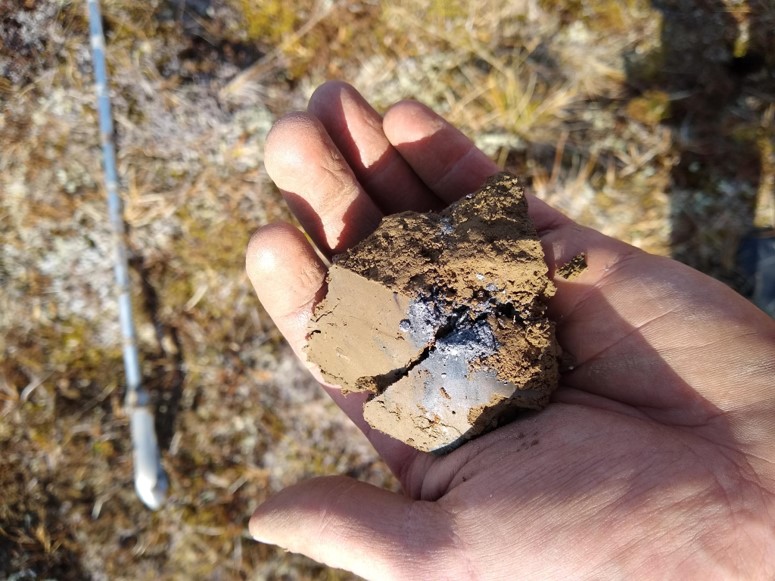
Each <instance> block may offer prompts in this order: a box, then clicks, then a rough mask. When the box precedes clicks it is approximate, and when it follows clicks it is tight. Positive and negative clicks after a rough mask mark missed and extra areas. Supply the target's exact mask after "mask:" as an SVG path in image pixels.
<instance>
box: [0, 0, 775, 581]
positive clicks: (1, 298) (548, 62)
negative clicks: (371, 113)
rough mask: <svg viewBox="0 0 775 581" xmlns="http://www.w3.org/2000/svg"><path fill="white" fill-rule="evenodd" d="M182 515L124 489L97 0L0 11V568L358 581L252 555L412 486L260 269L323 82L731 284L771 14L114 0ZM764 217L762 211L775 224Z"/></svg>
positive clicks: (601, 225) (770, 65) (141, 239)
mask: <svg viewBox="0 0 775 581" xmlns="http://www.w3.org/2000/svg"><path fill="white" fill-rule="evenodd" d="M102 9H103V17H104V26H105V32H106V36H107V58H108V65H109V71H110V75H111V83H112V91H111V95H112V100H113V110H114V117H115V125H116V134H117V135H116V143H117V150H118V162H119V170H120V173H121V176H122V180H123V181H122V192H123V195H124V199H125V204H126V208H125V218H126V222H127V224H128V228H129V243H130V246H131V253H132V261H131V266H132V276H133V282H134V305H135V309H136V318H137V323H138V327H139V337H140V346H141V351H142V359H143V361H142V364H143V375H144V382H145V385H146V386H147V387H148V389H149V390H150V391H151V393H152V396H153V398H154V402H155V406H156V410H157V418H156V419H157V430H158V434H159V439H160V443H161V446H162V450H163V462H164V466H165V469H166V470H167V472H168V474H169V475H170V480H171V490H170V497H169V500H168V502H167V504H166V505H165V506H164V507H163V508H162V509H161V510H160V511H158V512H155V513H154V512H150V511H149V510H147V509H146V508H145V507H144V506H143V505H142V504H141V503H140V501H139V500H138V499H137V497H136V496H135V493H134V490H133V485H132V465H131V446H130V444H129V435H128V434H129V430H128V418H127V415H126V411H125V409H124V408H123V396H124V387H123V386H124V380H123V365H122V360H121V351H120V348H121V345H120V339H119V337H120V335H119V329H118V322H117V305H116V302H115V292H114V284H113V271H112V260H113V249H112V243H111V233H110V229H109V226H108V222H107V219H106V216H107V210H106V202H105V196H104V190H103V187H102V169H101V153H100V149H99V133H98V129H97V116H96V111H95V97H94V90H93V76H92V66H91V60H90V52H89V37H88V22H87V19H86V9H85V2H71V1H64V0H50V1H44V0H18V1H17V0H2V1H0V242H1V244H2V246H1V247H0V357H1V358H2V361H1V362H0V577H1V578H7V579H16V580H19V579H33V578H54V579H90V578H91V579H151V578H153V579H178V578H181V579H183V578H184V579H350V578H351V576H349V575H347V574H345V573H342V572H340V571H334V570H330V569H327V568H325V567H322V566H319V565H317V564H315V563H313V562H312V561H309V560H307V559H305V558H303V557H299V556H294V555H290V554H287V553H284V552H282V551H278V550H275V549H274V548H271V547H267V546H262V545H259V544H256V543H254V542H253V541H251V540H250V538H249V535H248V534H247V521H248V518H249V516H250V514H251V512H252V510H253V509H254V508H255V507H256V506H257V505H258V504H259V503H260V502H261V501H262V500H264V499H265V498H267V496H268V495H271V494H272V493H273V492H275V491H277V490H279V489H280V488H282V487H284V486H287V485H289V484H292V483H294V482H297V481H299V480H301V479H303V478H308V477H311V476H315V475H323V474H336V473H346V474H349V475H352V476H355V477H358V478H361V479H364V480H367V481H370V482H373V483H375V484H378V485H381V486H387V487H390V488H396V483H395V481H394V480H393V479H392V477H391V476H390V475H389V474H388V472H387V470H386V469H385V467H384V466H383V465H382V464H381V463H380V462H379V460H378V459H377V458H376V457H375V455H374V453H373V451H372V450H371V449H370V447H369V445H368V444H367V443H366V441H365V440H364V439H363V438H362V437H361V435H360V434H359V433H357V432H356V430H355V429H354V428H352V427H351V426H350V425H349V424H348V423H347V422H346V421H345V420H344V418H343V416H341V415H340V414H339V413H338V412H337V410H336V409H334V407H333V406H332V404H331V403H330V402H329V401H327V399H326V398H325V396H324V395H323V394H321V393H320V392H319V391H318V390H317V388H316V386H315V385H314V383H313V382H312V381H311V380H310V378H309V377H308V375H307V374H306V372H305V371H304V370H303V369H302V368H301V367H300V366H299V364H298V363H297V362H296V360H295V359H294V357H293V355H292V353H291V352H290V350H289V348H288V346H287V345H286V344H285V343H284V342H283V340H282V338H281V337H280V335H279V334H278V332H277V331H276V329H275V328H274V327H273V325H272V322H271V321H270V320H269V318H268V317H267V315H266V314H265V313H264V311H263V310H262V309H261V307H260V305H259V304H258V302H257V300H256V299H255V298H254V296H253V293H252V290H251V289H250V286H249V283H248V281H247V279H246V277H245V275H244V273H243V260H244V258H243V251H244V248H245V245H246V243H247V240H248V238H249V236H250V234H251V232H252V231H253V230H254V229H255V228H257V227H258V226H261V225H263V224H266V223H269V222H272V221H275V220H282V219H289V216H288V214H287V211H286V209H285V207H284V204H283V203H282V200H281V198H280V197H279V195H278V193H277V191H276V190H275V188H274V186H273V185H272V184H271V183H270V181H269V180H268V178H267V176H266V173H265V171H264V169H263V165H262V153H263V142H264V138H265V136H266V134H267V132H268V130H269V128H270V127H271V125H272V123H273V122H274V121H275V120H276V119H277V118H278V117H279V116H281V115H283V114H284V113H286V112H289V111H291V110H294V109H301V108H304V107H305V105H306V101H307V99H308V97H309V95H310V94H311V93H312V91H313V90H314V89H315V87H316V86H317V85H318V84H320V83H321V82H323V81H324V80H326V79H332V78H338V79H344V80H347V81H349V82H351V83H352V84H354V85H355V86H356V87H357V88H358V89H359V90H360V91H361V92H362V93H363V94H364V95H365V96H366V97H367V98H368V99H370V100H371V102H372V103H373V104H374V105H375V106H376V108H377V109H378V110H384V109H385V108H386V107H388V106H389V105H390V104H391V103H393V102H395V101H396V100H398V99H403V98H413V99H417V100H420V101H422V102H424V103H426V104H428V105H430V106H431V107H433V108H434V109H436V110H437V111H438V112H440V113H441V114H443V115H445V116H446V117H447V118H448V119H450V120H451V121H452V122H453V123H455V124H457V125H458V126H460V127H461V128H462V129H463V131H464V132H466V133H467V134H468V135H469V136H470V137H471V138H472V139H474V140H475V141H476V143H477V144H478V145H479V146H480V147H481V148H482V149H483V150H484V151H485V152H487V153H488V154H489V155H490V156H492V158H493V159H494V160H496V162H497V163H498V164H499V165H500V166H502V167H504V168H506V169H509V170H511V171H513V172H516V173H518V174H519V175H521V176H524V178H525V179H526V181H527V183H528V184H529V185H530V186H531V188H532V189H533V191H534V192H535V193H537V194H538V195H539V196H541V197H542V198H544V199H546V200H548V201H549V202H551V203H552V204H554V205H555V206H557V207H559V208H560V209H562V210H563V211H565V212H566V213H567V214H569V215H570V216H572V217H573V218H575V219H576V220H578V221H580V222H581V223H583V224H586V225H589V226H593V227H595V228H598V229H600V230H602V231H603V232H605V233H607V234H610V235H612V236H616V237H618V238H621V239H624V240H626V241H628V242H631V243H632V244H635V245H636V246H639V247H641V248H644V249H646V250H648V251H650V252H655V253H658V254H663V255H672V256H674V257H675V258H677V259H679V260H681V261H683V262H686V263H688V264H690V265H692V266H694V267H696V268H699V269H700V270H702V271H704V272H707V273H708V274H710V275H712V276H715V277H717V278H719V279H721V280H723V281H724V282H726V283H727V284H729V285H731V286H733V287H734V288H736V289H738V290H740V291H741V292H746V289H747V281H746V279H745V277H743V276H741V273H740V271H739V269H738V267H737V265H736V249H737V246H738V243H739V241H740V239H741V238H742V237H744V236H745V235H746V234H747V233H748V232H749V231H750V230H751V229H752V228H753V227H754V225H758V226H763V225H767V224H762V223H757V221H758V222H761V221H762V217H761V216H760V215H757V214H756V211H755V208H756V205H755V204H756V200H757V198H758V199H759V200H760V202H761V200H762V199H765V198H767V197H768V196H772V195H773V191H774V188H775V152H774V149H773V148H774V147H775V120H774V119H773V118H774V117H775V104H773V95H775V3H773V2H772V0H512V1H508V2H504V1H502V0H498V1H495V0H479V1H478V2H467V1H463V0H446V1H445V0H417V1H408V0H396V1H393V2H377V1H361V2H357V1H354V0H149V1H147V2H142V3H138V2H132V1H130V0H103V3H102ZM761 205H762V204H761V203H760V207H761Z"/></svg>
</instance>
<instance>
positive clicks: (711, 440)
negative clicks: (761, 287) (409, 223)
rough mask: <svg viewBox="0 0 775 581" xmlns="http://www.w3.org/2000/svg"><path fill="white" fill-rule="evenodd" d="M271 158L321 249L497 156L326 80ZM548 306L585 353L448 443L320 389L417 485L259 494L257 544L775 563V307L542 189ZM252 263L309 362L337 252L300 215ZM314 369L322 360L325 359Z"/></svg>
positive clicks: (416, 573) (416, 567) (337, 484)
mask: <svg viewBox="0 0 775 581" xmlns="http://www.w3.org/2000/svg"><path fill="white" fill-rule="evenodd" d="M266 167H267V170H268V172H269V174H270V176H271V177H272V179H273V180H274V181H275V183H276V184H277V185H278V187H279V188H280V189H281V190H282V191H283V194H284V196H285V197H286V200H287V201H288V204H289V205H290V207H291V209H292V210H293V211H294V213H295V214H296V216H297V217H298V219H299V220H300V222H301V223H302V224H303V226H304V228H305V230H306V231H307V233H308V234H309V236H310V237H311V238H312V240H313V241H314V242H315V244H316V245H317V246H318V248H319V249H320V251H321V252H323V253H324V254H327V255H329V256H330V255H332V254H335V253H337V252H341V251H343V250H345V249H346V248H348V247H350V246H351V245H352V244H354V243H355V242H358V241H359V240H361V239H362V238H364V237H365V236H367V235H368V234H369V233H370V232H371V231H372V230H373V229H374V228H375V227H376V226H377V224H378V223H379V220H380V218H381V217H382V216H383V215H385V214H389V213H393V212H397V211H402V210H418V211H424V210H431V209H438V208H440V207H443V206H444V205H445V204H448V203H450V202H452V201H454V200H456V199H458V198H459V197H460V196H462V195H464V194H466V193H468V192H471V191H474V190H475V189H477V188H478V187H479V186H480V185H481V183H482V182H483V181H484V179H485V178H486V177H487V176H489V175H491V174H493V173H495V172H496V171H497V167H495V165H494V164H493V163H492V162H491V161H490V160H489V159H488V158H487V157H486V156H484V154H482V153H481V152H480V151H478V150H477V149H476V148H475V147H474V146H473V144H472V143H471V142H470V141H469V140H468V139H467V138H466V137H464V136H463V135H462V134H461V133H460V132H458V131H457V130H456V129H455V128H453V127H452V126H450V125H449V124H447V123H446V122H445V121H444V120H443V119H441V118H440V117H438V116H437V115H435V114H434V113H433V112H431V111H430V110H429V109H427V108H426V107H424V106H422V105H420V104H418V103H414V102H402V103H399V104H397V105H395V106H394V107H393V108H391V109H390V111H389V112H388V113H387V114H386V115H385V117H384V119H383V118H382V117H380V116H379V115H378V114H377V113H376V112H375V111H374V110H373V109H372V108H371V107H370V106H369V105H368V104H367V103H366V102H365V100H364V99H363V98H362V97H361V96H360V95H359V94H358V93H357V92H356V91H355V90H354V89H353V88H352V87H350V86H348V85H345V84H343V83H328V84H326V85H323V86H322V87H321V88H319V89H318V91H317V92H316V93H315V94H314V95H313V97H312V99H311V100H310V104H309V108H308V111H307V112H306V113H297V114H292V115H289V116H287V117H285V118H283V119H282V120H280V121H279V122H278V123H277V124H276V126H275V127H274V129H273V130H272V132H271V134H270V136H269V138H268V143H267V146H266ZM529 201H530V213H531V216H532V218H533V220H534V222H535V224H536V227H537V229H538V231H539V235H540V236H541V240H542V243H543V245H544V249H545V252H546V257H547V263H548V265H549V268H550V272H553V271H554V270H555V268H556V266H558V265H561V264H564V263H565V262H567V261H568V260H569V259H570V258H571V257H573V256H575V255H577V254H578V253H580V252H584V253H586V255H587V262H588V265H589V267H588V268H587V270H586V271H584V272H583V273H582V274H581V275H580V276H579V277H577V278H575V279H573V280H572V281H566V280H564V279H562V278H559V277H557V278H555V284H556V285H557V287H558V291H557V295H556V296H555V297H554V299H553V300H552V303H551V305H550V308H551V312H552V316H553V318H554V319H555V320H556V321H557V334H558V339H559V341H560V344H561V345H562V347H563V349H564V350H565V351H566V352H567V353H568V354H570V356H571V357H572V359H573V361H574V364H573V367H572V370H569V371H568V372H566V373H565V374H564V375H563V377H562V380H561V386H560V388H559V389H558V390H557V392H556V393H555V395H554V401H553V403H552V404H551V405H550V406H549V407H548V408H547V409H546V410H545V411H543V412H541V413H537V414H535V415H532V416H530V417H526V418H523V419H520V420H518V421H516V422H514V423H512V424H509V425H507V426H504V427H501V428H499V429H497V430H495V431H494V432H491V433H490V434H487V435H486V436H483V437H481V438H479V439H477V440H474V441H472V442H469V443H467V444H465V445H464V446H462V447H461V448H459V449H457V450H455V451H454V452H452V453H451V454H449V455H446V456H441V457H436V456H432V455H428V454H423V453H420V452H417V451H415V450H413V449H411V448H409V447H407V446H405V445H403V444H402V443H400V442H397V441H395V440H392V439H390V438H389V437H387V436H385V435H384V434H381V433H379V432H377V431H374V430H371V429H370V428H369V426H368V425H367V424H365V422H364V421H363V418H362V415H361V405H362V402H363V399H362V397H363V396H361V395H350V396H347V397H344V396H342V395H341V394H340V393H339V392H338V390H337V389H336V386H326V385H324V388H325V389H327V390H328V391H329V393H330V394H331V395H332V397H333V398H334V399H335V400H336V401H337V403H338V404H339V405H340V406H341V407H342V409H343V410H344V411H345V412H346V413H347V414H348V415H349V416H350V417H351V418H352V420H353V421H354V422H356V424H358V425H359V426H360V427H361V428H362V429H363V430H364V432H365V433H366V435H367V437H368V438H369V439H370V441H371V442H372V444H373V445H374V446H375V448H376V449H377V451H378V452H379V453H380V454H381V455H382V456H383V458H384V459H385V461H386V462H387V463H388V465H389V466H390V467H391V469H392V470H393V471H394V472H395V474H396V475H397V476H398V478H399V479H400V481H401V484H402V486H403V488H404V492H405V494H404V495H399V494H395V493H392V492H388V491H385V490H381V489H378V488H375V487H373V486H370V485H367V484H364V483H360V482H357V481H355V480H352V479H349V478H345V477H331V478H322V479H316V480H311V481H308V482H304V483H301V484H299V485H297V486H294V487H292V488H289V489H287V490H285V491H283V492H281V493H280V494H278V495H277V496H275V497H274V498H272V499H270V500H269V501H268V502H267V503H265V504H264V505H262V506H261V507H260V508H259V509H258V511H257V512H256V514H255V515H254V517H253V519H252V520H251V531H252V533H253V534H254V535H255V536H256V538H258V539H260V540H263V541H265V542H270V543H275V544H279V545H281V546H283V547H285V548H287V549H289V550H291V551H294V552H301V553H304V554H306V555H308V556H310V557H312V558H314V559H317V560H319V561H322V562H325V563H328V564H329V565H332V566H335V567H341V568H345V569H348V570H351V571H354V572H356V573H358V574H359V575H362V576H364V577H367V578H387V579H402V578H409V579H411V578H417V579H478V578H482V579H484V578H488V579H489V578H495V579H507V578H508V579H510V578H568V577H572V578H580V577H581V578H585V577H596V578H600V577H603V578H625V577H626V578H629V577H632V576H639V577H660V578H663V577H665V576H669V577H680V578H686V577H687V576H690V577H691V576H697V577H702V578H709V576H710V577H713V576H721V577H728V576H740V577H745V578H752V577H761V578H772V577H773V576H775V464H774V463H775V322H773V321H772V320H771V319H769V318H768V317H767V316H766V315H764V314H763V313H762V312H760V311H759V310H758V309H756V308H755V307H753V306H751V305H750V304H749V303H748V302H747V301H745V300H744V299H742V298H740V297H739V296H737V295H736V294H735V293H733V292H732V291H730V290H729V289H727V288H726V287H724V286H723V285H721V284H720V283H718V282H716V281H713V280H712V279H710V278H708V277H706V276H704V275H702V274H700V273H698V272H696V271H693V270H691V269H689V268H688V267H685V266H683V265H680V264H678V263H676V262H674V261H671V260H668V259H665V258H660V257H655V256H651V255H648V254H645V253H643V252H641V251H639V250H637V249H635V248H633V247H631V246H628V245H626V244H624V243H622V242H618V241H616V240H613V239H611V238H608V237H606V236H603V235H602V234H600V233H598V232H595V231H592V230H589V229H587V228H583V227H581V226H579V225H577V224H575V223H573V222H572V221H570V220H569V219H568V218H566V217H564V216H563V215H561V214H560V213H559V212H557V211H555V210H553V209H551V208H550V207H548V206H547V205H546V204H544V203H542V202H540V201H539V200H537V199H535V198H531V199H530V200H529ZM247 269H248V273H249V275H250V278H251V280H252V281H253V284H254V286H255V288H256V291H257V293H258V296H259V298H260V299H261V301H262V303H263V304H264V306H265V308H266V309H267V311H268V312H269V314H270V315H271V316H272V318H273V319H274V321H275V323H276V324H277V326H278V327H279V328H280V330H281V331H282V332H283V333H284V335H285V336H286V338H287V339H288V341H289V342H290V344H291V345H292V346H293V347H294V349H295V350H296V352H297V353H298V354H299V355H300V356H301V357H302V358H304V356H303V352H302V349H303V346H304V343H305V341H306V328H307V323H308V321H309V318H310V315H311V311H312V309H313V307H314V305H315V304H316V302H317V301H318V300H319V299H320V298H321V296H322V295H323V294H324V293H325V272H326V270H325V266H324V263H323V262H322V261H321V260H320V259H319V258H318V257H317V255H316V254H315V252H314V250H313V249H312V247H311V246H310V244H309V243H308V242H307V240H306V238H305V237H304V236H303V235H301V234H300V233H299V232H298V231H297V230H296V229H294V228H293V227H291V226H289V225H287V224H281V225H273V226H268V227H265V228H263V229H261V230H259V231H258V232H257V233H256V235H255V236H254V237H253V239H252V240H251V244H250V247H249V249H248V256H247ZM311 371H312V372H313V373H316V370H315V369H311Z"/></svg>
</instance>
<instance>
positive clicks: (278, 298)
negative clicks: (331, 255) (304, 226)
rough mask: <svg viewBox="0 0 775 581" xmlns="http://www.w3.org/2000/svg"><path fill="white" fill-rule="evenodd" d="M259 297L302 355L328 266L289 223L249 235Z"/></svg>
mask: <svg viewBox="0 0 775 581" xmlns="http://www.w3.org/2000/svg"><path fill="white" fill-rule="evenodd" d="M245 268H246V270H247V273H248V278H250V282H251V283H252V284H253V288H254V289H255V291H256V294H257V295H258V300H260V301H261V304H262V305H263V306H264V309H266V312H267V313H268V314H269V316H270V317H271V318H272V320H273V321H274V323H275V325H277V328H278V329H279V330H280V332H281V333H282V334H283V336H284V337H285V339H286V340H287V341H288V343H289V344H290V346H291V348H292V349H293V350H294V351H295V352H296V354H297V355H298V356H299V357H300V358H301V359H302V361H305V360H306V356H305V354H304V352H303V349H304V346H305V345H306V343H307V327H308V325H309V320H310V318H311V317H312V309H313V308H314V306H315V305H316V304H317V302H318V301H319V300H320V299H321V298H322V297H323V295H324V294H325V292H326V287H325V281H326V267H325V265H324V264H323V263H322V262H321V260H320V259H319V258H318V256H317V255H316V254H315V251H314V250H313V249H312V246H310V244H309V242H307V240H306V239H305V238H304V235H303V234H302V233H301V232H299V231H298V230H297V229H296V228H294V227H293V226H291V225H290V224H284V223H280V224H272V225H269V226H264V227H263V228H261V229H259V230H258V231H257V232H256V233H255V234H253V236H252V237H251V239H250V242H249V244H248V249H247V254H246V257H245Z"/></svg>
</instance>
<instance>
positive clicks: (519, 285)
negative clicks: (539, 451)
mask: <svg viewBox="0 0 775 581" xmlns="http://www.w3.org/2000/svg"><path fill="white" fill-rule="evenodd" d="M328 285H329V286H328V294H327V295H326V297H325V299H324V300H323V301H321V303H320V304H319V305H318V307H317V308H316V310H315V315H314V318H313V321H312V325H311V329H310V336H309V346H308V356H309V359H310V360H311V361H312V362H313V363H315V364H317V365H318V366H319V367H320V370H321V373H322V375H323V377H324V378H325V379H326V380H327V381H329V382H331V383H333V384H337V385H340V386H342V389H343V390H346V391H368V392H370V393H372V394H373V397H372V398H371V399H369V401H368V402H367V403H366V404H365V406H364V416H365V418H366V420H367V421H368V422H369V424H370V425H371V426H372V427H374V428H376V429H378V430H380V431H382V432H384V433H386V434H389V435H391V436H393V437H394V438H397V439H399V440H402V441H404V442H406V443H408V444H410V445H411V446H414V447H415V448H417V449H419V450H423V451H432V452H443V451H448V450H451V449H453V448H455V447H457V446H459V445H460V444H462V443H463V442H464V441H466V440H468V439H470V438H472V437H474V436H476V435H478V434H481V433H483V432H485V431H487V430H489V429H492V428H493V427H495V426H497V425H498V422H499V420H502V419H503V418H505V417H512V416H513V413H514V411H515V410H519V409H541V408H543V407H544V406H545V405H546V404H547V403H548V400H549V395H550V394H551V392H552V391H553V390H554V389H555V387H556V385H557V380H558V371H557V355H558V351H559V349H558V347H557V344H556V342H555V337H554V324H553V323H552V322H551V321H550V320H549V319H548V318H547V316H546V301H547V299H549V298H550V297H551V296H552V295H553V294H554V291H555V288H554V285H553V284H552V283H551V281H550V280H549V279H548V276H547V267H546V264H545V262H544V255H543V250H542V248H541V244H540V241H539V239H538V236H537V234H536V231H535V228H534V226H533V224H532V222H531V221H530V218H529V217H528V214H527V200H526V199H525V194H524V190H523V189H522V187H521V186H520V185H519V181H518V180H517V178H516V177H514V176H511V175H509V174H505V173H501V174H498V175H496V176H493V177H492V178H490V179H489V180H488V181H487V183H485V185H484V186H483V187H482V188H481V189H480V190H479V191H477V192H475V193H474V194H470V195H468V196H466V197H465V198H463V199H461V200H460V201H459V202H457V203H456V204H454V205H452V206H450V207H449V208H447V209H445V210H444V211H442V212H439V213H426V214H418V213H414V212H404V213H402V214H396V215H393V216H388V217H386V218H384V219H383V221H382V223H381V224H380V226H379V227H378V228H377V230H376V231H375V232H374V233H373V234H371V236H369V237H368V238H367V239H366V240H364V241H362V242H361V243H359V244H358V245H356V246H354V247H353V248H351V249H350V250H349V251H347V252H346V253H344V254H341V255H339V256H336V257H335V258H334V263H333V266H332V267H331V269H330V271H329V277H328Z"/></svg>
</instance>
